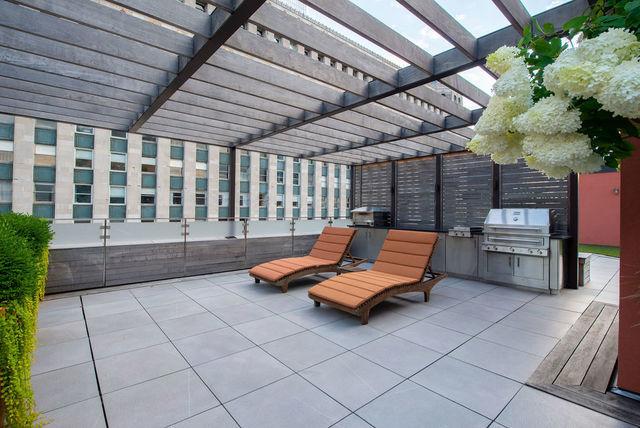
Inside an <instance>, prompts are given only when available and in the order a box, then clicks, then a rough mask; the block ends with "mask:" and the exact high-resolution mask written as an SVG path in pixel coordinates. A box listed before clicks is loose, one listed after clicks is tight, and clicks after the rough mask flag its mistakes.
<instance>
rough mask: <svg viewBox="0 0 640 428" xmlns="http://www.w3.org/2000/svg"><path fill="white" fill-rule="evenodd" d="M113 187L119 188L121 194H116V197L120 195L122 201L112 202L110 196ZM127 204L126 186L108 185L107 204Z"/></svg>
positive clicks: (111, 195) (111, 196)
mask: <svg viewBox="0 0 640 428" xmlns="http://www.w3.org/2000/svg"><path fill="white" fill-rule="evenodd" d="M114 189H121V190H122V196H117V197H122V199H123V201H122V202H113V201H112V198H113V197H114V196H113V190H114ZM126 204H127V186H109V205H126Z"/></svg>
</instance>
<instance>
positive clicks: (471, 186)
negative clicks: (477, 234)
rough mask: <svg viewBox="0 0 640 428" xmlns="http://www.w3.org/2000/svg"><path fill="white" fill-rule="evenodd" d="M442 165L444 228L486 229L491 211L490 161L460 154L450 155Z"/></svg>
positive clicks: (485, 158)
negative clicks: (486, 222) (485, 221)
mask: <svg viewBox="0 0 640 428" xmlns="http://www.w3.org/2000/svg"><path fill="white" fill-rule="evenodd" d="M442 162H443V163H442V226H443V228H444V229H449V228H452V227H454V226H469V227H476V226H482V225H484V220H485V218H486V217H487V213H488V212H489V210H490V209H491V195H492V164H491V159H489V157H488V156H477V155H475V154H472V153H461V154H455V155H454V154H451V155H447V156H445V157H444V158H443V161H442Z"/></svg>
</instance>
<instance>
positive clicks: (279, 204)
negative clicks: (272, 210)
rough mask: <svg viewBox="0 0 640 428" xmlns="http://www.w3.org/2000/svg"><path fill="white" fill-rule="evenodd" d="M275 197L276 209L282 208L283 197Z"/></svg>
mask: <svg viewBox="0 0 640 428" xmlns="http://www.w3.org/2000/svg"><path fill="white" fill-rule="evenodd" d="M276 196H277V199H276V207H277V208H284V195H276Z"/></svg>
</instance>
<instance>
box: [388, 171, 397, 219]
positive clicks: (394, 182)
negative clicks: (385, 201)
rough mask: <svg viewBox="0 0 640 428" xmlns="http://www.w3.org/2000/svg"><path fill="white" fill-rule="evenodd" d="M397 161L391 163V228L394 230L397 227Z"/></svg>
mask: <svg viewBox="0 0 640 428" xmlns="http://www.w3.org/2000/svg"><path fill="white" fill-rule="evenodd" d="M397 184H398V161H395V160H394V161H391V189H390V190H391V210H390V211H391V227H393V228H396V227H397V225H398V213H397V212H396V211H397V209H398V195H397V193H396V189H397V188H398V186H397Z"/></svg>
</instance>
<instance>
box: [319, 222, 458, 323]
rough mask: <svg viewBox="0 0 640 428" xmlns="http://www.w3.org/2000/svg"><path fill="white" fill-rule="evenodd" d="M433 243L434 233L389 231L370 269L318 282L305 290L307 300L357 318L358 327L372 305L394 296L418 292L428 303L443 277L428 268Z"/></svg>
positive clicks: (366, 319) (436, 240)
mask: <svg viewBox="0 0 640 428" xmlns="http://www.w3.org/2000/svg"><path fill="white" fill-rule="evenodd" d="M437 243H438V234H437V233H432V232H412V231H407V230H390V231H389V232H388V233H387V237H386V238H385V240H384V243H383V244H382V249H381V250H380V254H379V255H378V259H377V260H376V262H375V263H374V264H373V267H372V268H371V270H367V271H362V272H350V273H345V274H343V275H340V276H336V277H334V278H331V279H327V280H325V281H322V282H321V283H319V284H317V285H315V286H313V287H311V288H310V289H309V297H310V298H311V299H313V301H314V304H315V306H320V303H325V304H327V305H329V306H332V307H334V308H337V309H340V310H343V311H346V312H349V313H351V314H354V315H357V316H359V317H360V322H361V323H362V324H367V323H368V322H369V311H370V310H371V308H372V307H373V306H375V305H377V304H378V303H380V302H382V301H384V300H386V299H387V298H389V297H391V296H395V295H396V294H401V293H408V292H411V291H422V292H424V301H425V302H428V301H429V293H430V292H431V289H432V288H433V287H434V286H435V285H436V284H437V283H438V282H440V280H442V279H443V278H445V277H446V276H447V275H446V274H438V273H434V272H432V271H431V268H430V260H431V255H432V254H433V250H434V248H435V246H436V244H437Z"/></svg>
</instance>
